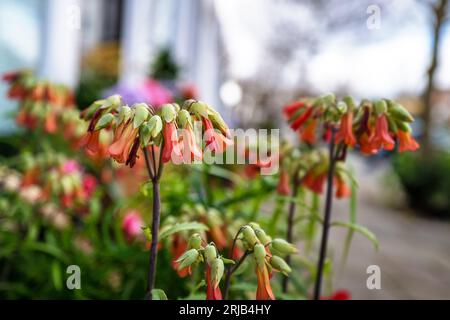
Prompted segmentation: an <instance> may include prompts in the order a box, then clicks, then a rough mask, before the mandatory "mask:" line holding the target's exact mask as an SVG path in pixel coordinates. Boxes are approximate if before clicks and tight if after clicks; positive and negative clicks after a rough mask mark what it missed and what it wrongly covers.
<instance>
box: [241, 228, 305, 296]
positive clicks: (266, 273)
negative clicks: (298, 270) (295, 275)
mask: <svg viewBox="0 0 450 320" xmlns="http://www.w3.org/2000/svg"><path fill="white" fill-rule="evenodd" d="M239 235H241V237H240V238H239V239H240V240H241V241H242V244H243V247H244V248H245V250H246V252H245V257H247V256H249V257H251V258H253V262H254V265H255V273H256V278H257V284H258V285H257V289H256V300H275V295H274V294H273V290H272V286H271V284H270V279H271V277H272V273H273V272H281V273H283V274H284V275H288V274H289V273H290V272H291V268H290V267H289V265H288V264H287V263H286V261H284V259H283V258H282V256H286V255H290V254H294V253H297V248H296V247H295V246H294V245H292V244H290V243H288V242H287V241H285V240H283V239H273V240H272V238H271V237H269V236H268V235H267V234H266V232H265V231H264V230H263V229H262V228H261V226H260V225H259V224H257V223H254V222H252V223H249V224H247V225H245V226H243V227H242V228H240V230H239V233H238V236H239Z"/></svg>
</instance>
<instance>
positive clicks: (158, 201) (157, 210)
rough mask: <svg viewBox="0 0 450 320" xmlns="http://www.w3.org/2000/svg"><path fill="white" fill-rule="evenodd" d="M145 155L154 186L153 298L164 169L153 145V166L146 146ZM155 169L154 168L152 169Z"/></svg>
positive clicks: (149, 296) (149, 289) (150, 272)
mask: <svg viewBox="0 0 450 320" xmlns="http://www.w3.org/2000/svg"><path fill="white" fill-rule="evenodd" d="M144 156H145V160H146V163H147V169H148V170H149V176H150V179H151V181H152V187H153V193H152V196H153V212H152V226H151V232H152V241H151V245H150V255H149V268H148V278H147V294H146V298H147V299H149V300H151V299H152V290H153V289H154V287H155V279H156V262H157V254H158V233H159V224H160V218H161V198H160V190H159V178H160V171H161V170H162V163H161V162H160V163H159V168H157V167H156V161H155V150H154V148H153V147H152V158H153V166H152V164H151V162H150V157H149V154H148V149H147V148H144ZM151 169H153V170H151Z"/></svg>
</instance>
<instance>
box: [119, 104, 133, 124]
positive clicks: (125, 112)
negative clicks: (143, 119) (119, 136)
mask: <svg viewBox="0 0 450 320" xmlns="http://www.w3.org/2000/svg"><path fill="white" fill-rule="evenodd" d="M132 114H133V110H131V108H130V107H129V106H122V108H120V111H119V116H118V119H117V124H121V123H122V122H126V121H128V119H130V118H131V115H132Z"/></svg>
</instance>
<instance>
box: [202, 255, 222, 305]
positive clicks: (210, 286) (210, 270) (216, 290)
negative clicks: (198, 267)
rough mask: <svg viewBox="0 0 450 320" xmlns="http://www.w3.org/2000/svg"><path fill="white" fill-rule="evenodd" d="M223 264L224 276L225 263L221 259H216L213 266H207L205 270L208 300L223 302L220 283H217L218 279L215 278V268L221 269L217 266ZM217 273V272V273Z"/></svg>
mask: <svg viewBox="0 0 450 320" xmlns="http://www.w3.org/2000/svg"><path fill="white" fill-rule="evenodd" d="M219 263H222V274H223V261H222V259H220V258H216V259H215V260H214V261H213V262H212V263H211V265H210V264H208V263H207V264H206V270H205V280H206V300H222V292H221V291H220V287H219V281H220V278H221V277H222V275H220V278H219V279H218V280H219V281H217V277H216V276H214V272H215V271H214V270H216V269H215V268H219V267H218V266H216V264H219ZM216 273H217V271H216Z"/></svg>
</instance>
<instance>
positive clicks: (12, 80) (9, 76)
mask: <svg viewBox="0 0 450 320" xmlns="http://www.w3.org/2000/svg"><path fill="white" fill-rule="evenodd" d="M2 79H3V81H6V82H7V83H8V84H9V86H10V87H9V89H8V92H7V95H8V97H9V98H10V99H15V100H18V101H19V102H20V108H19V112H18V114H17V116H16V122H17V124H18V125H20V126H23V127H25V128H28V129H36V128H42V129H43V130H44V131H45V132H47V133H56V132H57V131H58V129H59V128H58V124H59V123H60V121H59V120H60V117H61V116H62V115H63V113H64V112H65V111H67V110H70V109H74V97H73V94H72V91H71V90H70V89H69V88H67V87H65V86H62V85H55V84H52V83H51V82H48V81H44V80H39V79H37V78H36V77H35V76H34V75H33V73H32V72H30V71H28V70H23V71H17V72H10V73H6V74H4V75H3V77H2Z"/></svg>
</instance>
